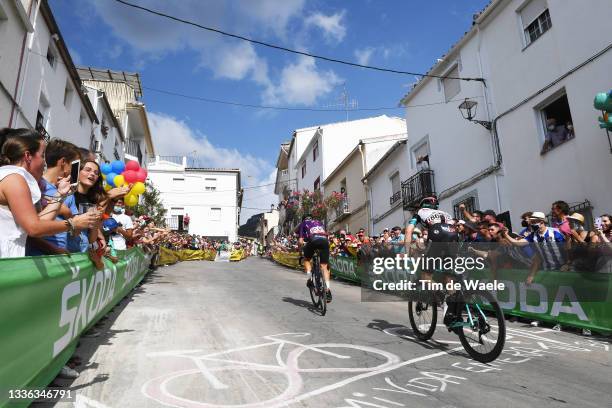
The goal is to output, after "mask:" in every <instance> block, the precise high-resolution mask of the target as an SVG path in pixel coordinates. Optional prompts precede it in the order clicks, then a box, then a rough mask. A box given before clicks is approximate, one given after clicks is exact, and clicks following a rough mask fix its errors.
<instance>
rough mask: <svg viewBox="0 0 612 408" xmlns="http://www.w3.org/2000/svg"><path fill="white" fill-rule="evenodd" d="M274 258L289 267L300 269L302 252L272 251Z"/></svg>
mask: <svg viewBox="0 0 612 408" xmlns="http://www.w3.org/2000/svg"><path fill="white" fill-rule="evenodd" d="M272 259H274V260H275V261H276V262H278V263H279V264H281V265H285V266H288V267H289V268H294V269H300V268H301V266H300V253H299V252H282V251H275V252H272Z"/></svg>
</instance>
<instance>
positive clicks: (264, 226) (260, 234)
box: [256, 208, 279, 245]
mask: <svg viewBox="0 0 612 408" xmlns="http://www.w3.org/2000/svg"><path fill="white" fill-rule="evenodd" d="M278 220H279V211H278V210H277V209H275V208H272V209H271V210H270V211H268V212H265V213H263V214H261V217H260V218H259V222H258V224H257V228H256V231H257V239H258V242H259V243H260V244H261V245H270V244H271V243H272V240H273V239H274V237H275V236H276V234H277V233H278Z"/></svg>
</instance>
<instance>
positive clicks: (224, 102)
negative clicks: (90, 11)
mask: <svg viewBox="0 0 612 408" xmlns="http://www.w3.org/2000/svg"><path fill="white" fill-rule="evenodd" d="M29 52H30V53H32V54H35V55H38V56H39V57H44V58H47V56H46V55H43V54H40V53H38V52H36V51H34V50H29ZM57 62H59V63H60V64H64V63H63V62H62V61H57ZM64 65H65V64H64ZM141 87H142V89H146V90H148V91H153V92H158V93H161V94H164V95H170V96H176V97H178V98H185V99H191V100H195V101H200V102H207V103H216V104H220V105H230V106H237V107H241V108H253V109H270V110H279V111H298V112H346V109H323V108H295V107H290V106H272V105H257V104H252V103H243V102H236V101H228V100H223V99H212V98H206V97H203V96H197V95H187V94H183V93H180V92H176V91H169V90H166V89H159V88H152V87H148V86H142V85H141ZM475 98H481V96H472V97H470V99H475ZM464 99H465V98H460V99H451V100H449V101H444V102H432V103H422V104H415V105H402V106H382V107H378V108H357V109H349V111H350V112H359V111H362V112H367V111H381V110H396V109H405V108H420V107H426V106H434V105H444V104H447V103H450V102H462V101H463V100H464Z"/></svg>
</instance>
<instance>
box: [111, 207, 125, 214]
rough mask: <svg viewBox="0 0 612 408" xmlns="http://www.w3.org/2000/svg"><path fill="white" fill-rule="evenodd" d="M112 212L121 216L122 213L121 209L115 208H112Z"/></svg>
mask: <svg viewBox="0 0 612 408" xmlns="http://www.w3.org/2000/svg"><path fill="white" fill-rule="evenodd" d="M113 211H114V212H116V213H117V214H121V213H122V212H123V207H119V206H115V208H113Z"/></svg>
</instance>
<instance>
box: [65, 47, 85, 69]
mask: <svg viewBox="0 0 612 408" xmlns="http://www.w3.org/2000/svg"><path fill="white" fill-rule="evenodd" d="M68 53H69V54H70V56H71V57H72V62H73V63H74V65H83V58H81V54H79V53H78V52H76V51H75V50H74V48H70V47H68Z"/></svg>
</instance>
